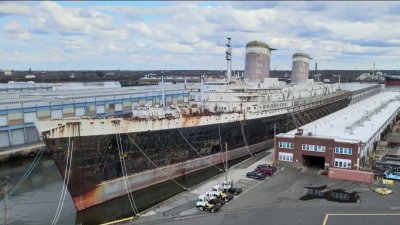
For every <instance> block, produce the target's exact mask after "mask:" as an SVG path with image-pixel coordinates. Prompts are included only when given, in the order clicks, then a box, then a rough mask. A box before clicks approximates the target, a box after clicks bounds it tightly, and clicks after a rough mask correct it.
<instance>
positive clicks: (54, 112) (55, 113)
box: [51, 109, 62, 118]
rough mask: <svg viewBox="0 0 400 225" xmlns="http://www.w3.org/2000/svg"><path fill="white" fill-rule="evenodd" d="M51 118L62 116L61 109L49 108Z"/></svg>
mask: <svg viewBox="0 0 400 225" xmlns="http://www.w3.org/2000/svg"><path fill="white" fill-rule="evenodd" d="M51 118H62V110H54V109H53V110H51Z"/></svg>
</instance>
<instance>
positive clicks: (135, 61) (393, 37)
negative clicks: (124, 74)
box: [0, 1, 400, 70]
mask: <svg viewBox="0 0 400 225" xmlns="http://www.w3.org/2000/svg"><path fill="white" fill-rule="evenodd" d="M399 27H400V3H398V2H378V1H376V2H373V1H366V2H361V1H354V2H348V1H338V2H333V1H321V2H318V1H308V2H298V1H278V2H272V1H256V2H249V1H243V2H240V1H232V2H228V1H220V2H218V1H216V2H206V1H190V2H185V1H175V2H173V1H158V2H149V1H120V2H114V1H109V2H108V1H98V2H96V1H77V2H72V1H61V2H50V1H45V2H39V1H37V2H36V1H33V2H19V1H17V2H13V1H9V2H0V30H1V32H0V69H16V70H26V69H28V68H32V69H33V70H81V69H94V70H95V69H127V70H128V69H131V70H164V69H178V70H179V69H210V70H223V69H225V67H226V64H225V49H224V47H225V46H224V45H225V42H226V37H231V38H232V44H233V47H234V48H233V69H243V68H244V57H245V45H246V43H247V42H249V41H252V40H259V41H263V42H265V43H267V44H269V45H270V46H272V47H274V48H277V49H278V50H277V51H274V52H273V53H272V55H271V68H274V69H275V68H277V69H278V70H283V69H290V68H291V56H292V55H293V53H295V52H306V53H308V54H309V55H311V56H312V57H313V58H314V60H313V61H312V63H313V62H315V61H316V62H318V66H319V68H320V69H355V68H356V67H357V68H358V69H372V64H373V62H375V63H376V67H377V69H399V68H400V65H399V64H400V63H399V62H400V60H399V56H400V48H399V46H400V29H399Z"/></svg>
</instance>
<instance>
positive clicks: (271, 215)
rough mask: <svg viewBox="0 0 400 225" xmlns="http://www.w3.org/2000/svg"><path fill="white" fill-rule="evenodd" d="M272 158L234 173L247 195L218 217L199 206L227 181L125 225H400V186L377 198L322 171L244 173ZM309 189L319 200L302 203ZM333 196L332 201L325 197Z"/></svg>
mask: <svg viewBox="0 0 400 225" xmlns="http://www.w3.org/2000/svg"><path fill="white" fill-rule="evenodd" d="M271 157H272V156H271V155H267V156H266V157H264V158H262V159H261V160H258V161H256V162H254V163H253V164H251V165H249V166H248V167H246V168H241V167H238V168H236V169H233V170H232V171H230V174H231V177H233V178H234V182H235V183H234V184H235V186H236V187H242V188H243V189H244V190H243V193H242V194H240V195H238V196H235V198H234V199H233V200H232V201H230V202H228V203H227V204H225V205H224V206H222V208H221V209H220V211H218V212H217V213H209V212H203V211H199V210H197V209H196V208H195V200H196V198H197V196H198V194H201V193H202V192H203V191H205V190H206V189H207V188H208V189H209V188H210V187H212V185H213V184H217V183H220V182H221V181H222V180H224V177H221V176H219V177H216V178H215V179H212V180H210V181H208V182H205V183H204V184H202V185H199V186H198V187H196V188H195V189H193V190H191V191H188V192H185V193H182V194H180V195H177V196H175V197H174V198H171V199H169V200H167V201H166V202H164V203H162V204H160V205H158V206H156V207H154V208H153V209H151V210H148V211H147V212H146V213H144V214H143V215H141V216H140V217H139V218H137V219H135V220H132V221H130V222H125V223H123V224H182V225H183V224H185V225H186V224H187V225H197V224H199V225H200V224H201V225H204V224H212V225H235V224H251V225H258V224H260V225H268V224H273V225H291V224H296V225H297V224H299V225H303V224H304V225H344V224H351V225H358V224H360V225H361V224H362V225H365V224H369V225H381V224H385V225H386V224H388V225H391V224H399V222H398V221H400V184H399V183H398V182H396V183H395V185H394V186H391V187H389V188H390V189H392V190H393V193H392V194H391V195H387V196H383V195H379V194H377V193H375V192H374V189H375V188H376V187H378V185H376V184H374V185H367V184H362V183H357V182H351V181H344V180H333V179H329V178H328V177H326V176H324V175H320V174H319V170H318V169H313V168H304V167H299V168H298V167H291V166H286V167H281V168H280V170H279V171H278V172H277V173H276V174H274V175H273V176H272V177H269V178H268V179H266V180H264V181H258V180H252V179H249V178H246V177H245V171H248V170H252V169H254V167H255V166H256V165H257V164H260V163H265V162H266V161H268V160H269V159H271ZM306 187H308V188H315V189H316V190H320V191H314V192H313V193H317V194H315V196H314V195H313V196H314V197H312V198H309V199H308V200H300V198H301V197H302V196H305V195H309V194H310V192H309V189H306ZM342 193H356V195H357V196H358V197H359V198H358V200H357V201H355V202H353V203H348V202H346V200H347V199H348V196H349V195H348V194H342ZM322 194H323V195H324V196H326V195H329V196H334V197H335V198H334V199H333V200H332V199H327V198H324V197H321V196H322Z"/></svg>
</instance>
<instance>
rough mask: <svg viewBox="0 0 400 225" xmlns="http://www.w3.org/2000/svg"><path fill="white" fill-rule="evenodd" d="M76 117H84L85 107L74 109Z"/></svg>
mask: <svg viewBox="0 0 400 225" xmlns="http://www.w3.org/2000/svg"><path fill="white" fill-rule="evenodd" d="M75 115H76V116H84V115H85V107H79V108H75Z"/></svg>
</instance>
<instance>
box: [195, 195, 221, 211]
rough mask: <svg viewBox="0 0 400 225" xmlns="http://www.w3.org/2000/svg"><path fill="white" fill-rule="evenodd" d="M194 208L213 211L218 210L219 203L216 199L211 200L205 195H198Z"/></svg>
mask: <svg viewBox="0 0 400 225" xmlns="http://www.w3.org/2000/svg"><path fill="white" fill-rule="evenodd" d="M213 203H214V204H213ZM196 208H198V209H199V210H200V211H209V212H212V213H215V212H217V211H218V210H219V208H221V205H220V204H219V203H218V201H217V200H211V199H209V198H208V197H207V196H206V195H200V196H199V197H198V199H197V202H196Z"/></svg>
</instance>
